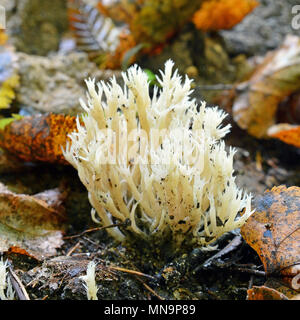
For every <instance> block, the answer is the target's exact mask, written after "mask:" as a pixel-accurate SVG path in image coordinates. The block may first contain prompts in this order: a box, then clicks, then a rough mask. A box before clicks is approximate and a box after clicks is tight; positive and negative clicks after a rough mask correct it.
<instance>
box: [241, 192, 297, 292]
mask: <svg viewBox="0 0 300 320" xmlns="http://www.w3.org/2000/svg"><path fill="white" fill-rule="evenodd" d="M241 234H242V236H243V238H244V239H245V240H246V242H247V243H248V244H249V245H250V246H251V247H252V248H253V249H254V250H255V251H256V252H257V253H258V255H259V257H260V259H261V261H262V263H263V265H264V269H265V272H266V274H267V276H268V277H270V276H273V277H275V278H279V279H280V280H281V282H282V283H284V285H285V286H287V287H289V288H292V289H293V290H295V291H296V292H300V291H299V288H298V287H296V286H295V284H294V283H293V282H294V281H295V277H297V276H298V274H299V273H300V188H299V187H290V188H286V187H285V186H279V187H274V188H272V190H271V191H269V190H268V191H266V192H265V193H264V195H263V196H262V197H261V198H259V199H258V201H257V203H256V212H255V213H253V214H252V216H251V217H250V218H249V219H248V220H247V222H246V223H245V225H244V226H243V227H242V228H241Z"/></svg>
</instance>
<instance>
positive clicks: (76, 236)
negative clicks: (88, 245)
mask: <svg viewBox="0 0 300 320" xmlns="http://www.w3.org/2000/svg"><path fill="white" fill-rule="evenodd" d="M125 225H127V222H126V223H124V222H121V223H115V224H111V225H109V226H105V227H97V228H91V229H87V230H85V231H83V232H81V233H79V234H74V235H72V236H66V237H64V238H63V239H64V240H67V239H74V238H78V237H81V236H82V235H84V234H86V233H89V232H93V231H99V230H103V229H108V228H114V227H120V226H125Z"/></svg>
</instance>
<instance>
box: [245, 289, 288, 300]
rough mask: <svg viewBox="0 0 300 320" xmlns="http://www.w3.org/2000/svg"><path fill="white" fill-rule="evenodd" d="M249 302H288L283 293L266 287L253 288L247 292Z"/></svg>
mask: <svg viewBox="0 0 300 320" xmlns="http://www.w3.org/2000/svg"><path fill="white" fill-rule="evenodd" d="M247 299H248V300H288V297H287V296H286V295H284V294H283V293H281V292H279V291H277V290H275V289H273V288H269V287H266V286H260V287H257V286H253V287H252V288H251V289H249V290H248V291H247Z"/></svg>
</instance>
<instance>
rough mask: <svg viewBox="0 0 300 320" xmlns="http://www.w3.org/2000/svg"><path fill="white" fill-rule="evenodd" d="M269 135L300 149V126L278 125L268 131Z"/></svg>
mask: <svg viewBox="0 0 300 320" xmlns="http://www.w3.org/2000/svg"><path fill="white" fill-rule="evenodd" d="M268 135H269V136H270V137H272V138H276V139H279V140H281V141H283V142H285V143H287V144H290V145H293V146H295V147H298V148H300V126H296V125H291V124H288V123H280V124H276V125H274V126H272V127H270V128H269V129H268Z"/></svg>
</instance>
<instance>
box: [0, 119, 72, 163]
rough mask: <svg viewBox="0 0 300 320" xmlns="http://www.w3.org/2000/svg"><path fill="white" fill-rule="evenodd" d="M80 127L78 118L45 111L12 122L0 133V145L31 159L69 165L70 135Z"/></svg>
mask: <svg viewBox="0 0 300 320" xmlns="http://www.w3.org/2000/svg"><path fill="white" fill-rule="evenodd" d="M74 130H76V117H71V116H65V115H62V114H43V115H35V116H32V117H24V118H22V119H20V120H15V121H13V122H11V123H9V124H8V125H7V126H6V127H5V128H4V130H3V131H1V132H0V147H2V148H4V149H6V150H7V151H9V152H10V153H12V154H14V155H15V156H17V157H18V158H20V159H22V160H24V161H27V162H34V161H44V162H49V163H59V164H67V165H68V164H69V163H68V162H67V161H66V160H65V158H64V156H63V154H62V148H65V146H66V142H67V135H68V133H70V132H73V131H74Z"/></svg>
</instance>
